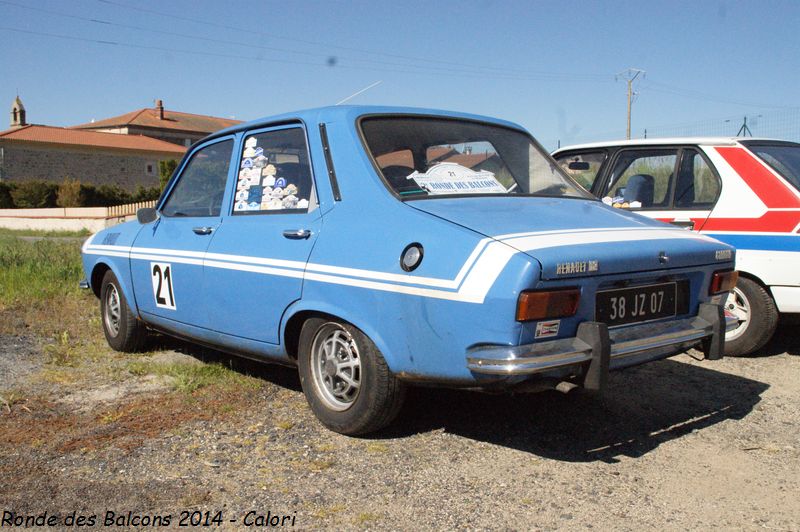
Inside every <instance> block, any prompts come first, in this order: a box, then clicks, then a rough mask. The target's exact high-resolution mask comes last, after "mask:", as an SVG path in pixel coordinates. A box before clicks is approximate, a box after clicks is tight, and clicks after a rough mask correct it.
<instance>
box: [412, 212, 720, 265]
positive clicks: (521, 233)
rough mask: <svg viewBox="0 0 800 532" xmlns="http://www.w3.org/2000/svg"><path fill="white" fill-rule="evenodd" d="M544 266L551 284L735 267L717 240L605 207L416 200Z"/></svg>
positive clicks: (438, 213) (447, 218)
mask: <svg viewBox="0 0 800 532" xmlns="http://www.w3.org/2000/svg"><path fill="white" fill-rule="evenodd" d="M407 203H408V204H409V205H411V206H412V207H414V208H416V209H419V210H422V211H425V212H427V213H430V214H432V215H434V216H437V217H440V218H443V219H445V220H448V221H450V222H453V223H456V224H458V225H461V226H463V227H467V228H469V229H472V230H474V231H476V232H478V233H480V234H482V235H484V236H487V237H491V238H494V239H496V240H499V241H501V242H504V243H505V244H507V245H509V246H511V247H513V248H514V249H516V250H518V251H520V252H523V253H525V254H527V255H528V256H530V257H532V258H534V259H536V260H537V261H539V263H540V264H541V267H542V278H543V279H564V278H571V277H582V276H587V275H609V274H619V273H625V272H643V271H653V270H664V269H672V268H685V267H687V266H696V265H698V266H699V265H707V264H717V263H722V262H724V261H730V260H732V257H733V252H732V248H730V247H729V246H727V245H726V244H722V243H721V242H718V241H716V240H714V239H712V238H709V237H706V236H703V235H700V234H698V233H695V232H691V231H687V230H685V229H680V228H676V227H675V226H670V225H667V224H664V223H661V222H657V221H654V220H650V219H649V218H645V217H644V216H640V215H637V214H633V213H629V212H627V211H621V210H619V209H612V208H610V207H607V206H605V205H603V204H602V203H601V202H598V201H589V200H580V199H564V198H531V197H499V198H498V197H479V198H478V197H476V198H452V199H435V200H421V201H408V202H407Z"/></svg>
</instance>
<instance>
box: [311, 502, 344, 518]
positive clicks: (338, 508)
mask: <svg viewBox="0 0 800 532" xmlns="http://www.w3.org/2000/svg"><path fill="white" fill-rule="evenodd" d="M345 509H347V506H345V505H344V504H332V505H330V506H323V507H322V508H317V509H316V510H315V511H314V512H313V513H312V514H311V515H312V516H314V517H316V518H317V519H327V518H328V517H331V516H333V515H336V514H338V513H341V512H343V511H345Z"/></svg>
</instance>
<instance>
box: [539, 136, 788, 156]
mask: <svg viewBox="0 0 800 532" xmlns="http://www.w3.org/2000/svg"><path fill="white" fill-rule="evenodd" d="M743 140H746V141H753V140H755V141H768V142H782V141H779V140H777V139H769V138H756V137H664V138H653V139H631V140H608V141H602V142H590V143H586V144H573V145H572V146H564V147H562V148H559V149H557V150H555V151H554V152H553V153H560V152H564V151H568V150H577V149H586V148H609V147H617V146H660V145H666V144H697V145H700V146H733V145H735V144H736V143H737V142H739V141H743Z"/></svg>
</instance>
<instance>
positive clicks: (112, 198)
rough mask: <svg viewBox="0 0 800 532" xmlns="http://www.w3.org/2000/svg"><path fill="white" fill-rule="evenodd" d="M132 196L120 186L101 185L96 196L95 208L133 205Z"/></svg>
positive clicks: (93, 202) (94, 200)
mask: <svg viewBox="0 0 800 532" xmlns="http://www.w3.org/2000/svg"><path fill="white" fill-rule="evenodd" d="M131 202H132V199H131V195H130V194H129V193H128V192H126V191H125V190H123V189H122V188H120V187H119V186H118V185H100V186H99V187H97V190H96V192H95V194H94V199H93V201H92V206H93V207H111V206H112V205H124V204H125V203H131Z"/></svg>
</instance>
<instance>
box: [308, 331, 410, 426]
mask: <svg viewBox="0 0 800 532" xmlns="http://www.w3.org/2000/svg"><path fill="white" fill-rule="evenodd" d="M298 366H299V369H300V382H301V384H302V386H303V392H304V393H305V395H306V399H307V400H308V403H309V405H310V406H311V410H312V411H313V412H314V415H316V416H317V418H318V419H319V420H320V421H321V422H322V424H323V425H325V426H326V427H328V428H329V429H331V430H333V431H335V432H339V433H341V434H348V435H357V434H366V433H368V432H374V431H376V430H379V429H381V428H383V427H385V426H386V425H388V424H389V423H391V422H392V421H393V420H394V418H395V417H396V416H397V413H398V412H399V411H400V407H401V406H402V404H403V400H404V399H405V386H404V385H403V383H402V382H400V381H399V380H398V379H397V378H396V377H395V376H394V375H393V374H392V372H391V371H390V370H389V367H388V366H387V365H386V361H385V360H384V359H383V356H382V355H381V353H380V351H379V350H378V348H377V347H376V346H375V344H374V343H373V342H372V340H370V339H369V338H368V337H367V336H366V335H365V334H364V333H362V332H361V331H360V330H358V329H357V328H355V327H353V326H352V325H350V324H348V323H344V322H341V321H339V320H335V319H321V318H312V319H310V320H308V321H306V322H305V323H304V324H303V329H302V331H301V332H300V345H299V354H298Z"/></svg>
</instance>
